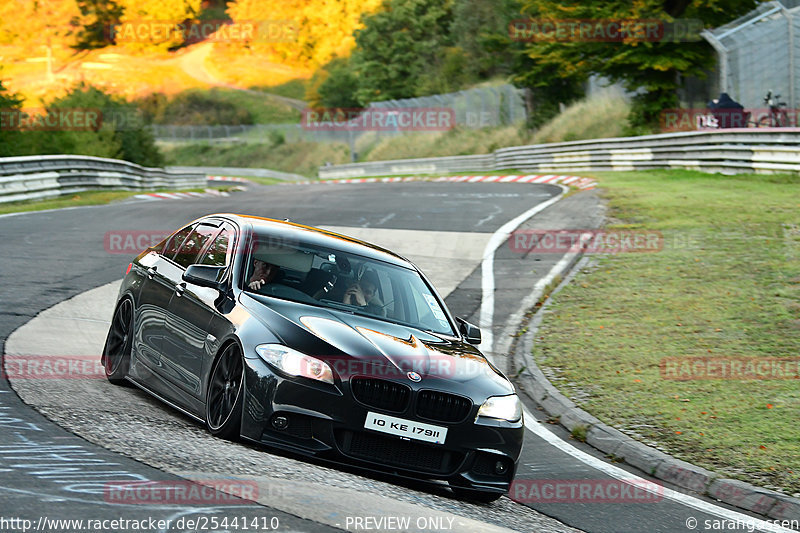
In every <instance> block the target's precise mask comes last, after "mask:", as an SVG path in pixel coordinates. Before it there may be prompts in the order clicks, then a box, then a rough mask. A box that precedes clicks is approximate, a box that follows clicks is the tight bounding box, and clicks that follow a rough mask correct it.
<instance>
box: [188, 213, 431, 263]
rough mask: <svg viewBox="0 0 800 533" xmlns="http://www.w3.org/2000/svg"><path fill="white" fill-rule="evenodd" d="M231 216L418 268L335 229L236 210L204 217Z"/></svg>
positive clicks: (287, 235) (286, 234) (255, 225)
mask: <svg viewBox="0 0 800 533" xmlns="http://www.w3.org/2000/svg"><path fill="white" fill-rule="evenodd" d="M214 217H216V218H227V219H230V220H233V221H234V222H237V223H238V224H239V225H240V226H245V225H250V226H252V227H253V228H254V229H255V230H256V231H257V230H258V228H263V229H269V230H270V232H271V233H273V234H275V235H277V236H279V237H281V238H284V239H287V240H288V241H292V240H297V241H302V242H304V243H309V244H312V245H317V246H322V247H329V248H333V249H336V250H339V251H342V252H345V253H352V254H355V255H360V256H363V257H368V258H370V259H376V260H378V261H383V262H385V263H391V264H393V265H397V266H401V267H404V268H409V269H412V270H417V268H416V266H414V264H413V263H411V262H410V261H409V260H408V259H406V258H405V257H403V256H401V255H399V254H396V253H394V252H392V251H391V250H387V249H386V248H382V247H380V246H377V245H375V244H371V243H369V242H366V241H362V240H360V239H356V238H354V237H348V236H347V235H342V234H340V233H335V232H333V231H327V230H324V229H320V228H315V227H314V226H306V225H304V224H298V223H295V222H290V221H288V220H275V219H272V218H263V217H257V216H252V215H240V214H233V213H218V214H213V215H207V216H204V217H202V218H201V219H198V221H200V220H205V219H207V218H214Z"/></svg>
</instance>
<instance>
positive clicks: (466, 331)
mask: <svg viewBox="0 0 800 533" xmlns="http://www.w3.org/2000/svg"><path fill="white" fill-rule="evenodd" d="M456 322H458V332H459V333H461V335H462V336H463V337H464V340H465V341H467V342H468V343H470V344H480V343H481V328H479V327H478V326H473V325H472V324H470V323H469V322H467V321H466V320H464V319H463V318H460V317H456Z"/></svg>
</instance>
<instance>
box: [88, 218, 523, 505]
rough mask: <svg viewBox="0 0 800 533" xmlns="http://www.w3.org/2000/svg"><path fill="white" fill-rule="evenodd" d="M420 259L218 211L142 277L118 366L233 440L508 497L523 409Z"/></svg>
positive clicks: (118, 373)
mask: <svg viewBox="0 0 800 533" xmlns="http://www.w3.org/2000/svg"><path fill="white" fill-rule="evenodd" d="M478 343H480V331H479V330H478V328H476V327H475V326H472V325H471V324H469V323H467V322H466V321H464V320H462V319H458V318H456V319H454V318H453V316H452V315H451V314H450V312H449V311H448V309H447V307H446V306H445V305H444V302H443V301H442V298H441V297H440V296H439V295H438V294H437V293H436V291H435V290H434V288H433V287H432V286H431V284H430V282H429V281H428V280H427V278H426V277H425V276H424V275H423V274H422V273H421V272H420V271H419V270H418V269H417V268H416V267H415V266H414V265H413V264H411V263H410V262H409V261H408V260H406V259H404V258H403V257H401V256H399V255H397V254H395V253H392V252H390V251H388V250H386V249H383V248H380V247H378V246H374V245H371V244H368V243H366V242H363V241H359V240H356V239H353V238H349V237H346V236H344V235H339V234H336V233H332V232H328V231H323V230H320V229H316V228H312V227H308V226H302V225H299V224H294V223H290V222H281V221H276V220H270V219H264V218H257V217H250V216H241V215H227V214H220V215H211V216H207V217H204V218H201V219H199V220H196V221H194V222H192V223H191V224H189V225H187V226H186V227H184V228H181V229H180V230H178V231H176V232H175V233H173V234H172V235H171V236H169V237H168V238H166V239H165V240H164V241H162V242H161V243H159V244H158V245H156V246H153V247H151V248H148V249H147V250H145V251H144V252H142V253H141V254H140V255H139V256H138V257H136V259H135V260H134V261H133V262H132V263H131V265H130V266H129V267H128V272H127V274H126V276H125V279H124V280H123V283H122V286H121V288H120V292H119V298H118V301H117V304H116V307H115V311H114V315H113V318H112V323H111V328H110V330H109V332H108V337H107V339H106V343H105V348H104V350H103V356H102V361H103V364H104V366H105V370H106V375H107V377H108V379H109V381H111V382H112V383H115V384H121V383H123V382H125V381H130V382H132V383H134V384H135V385H137V386H138V387H140V388H142V389H144V390H145V391H147V392H149V393H150V394H152V395H154V396H156V397H157V398H159V399H161V400H162V401H164V402H166V403H167V404H169V405H171V406H173V407H175V408H176V409H179V410H180V411H182V412H184V413H186V414H188V415H189V416H191V417H193V418H196V419H197V420H199V421H201V422H202V423H204V424H205V425H206V426H207V427H208V430H209V431H210V432H211V433H212V434H214V435H217V436H220V437H223V438H228V439H236V438H243V439H247V440H249V441H254V442H258V443H262V444H264V445H267V446H271V447H275V448H280V449H284V450H289V451H292V452H296V453H300V454H305V455H310V456H315V457H319V458H321V459H326V460H332V461H337V462H346V463H348V464H350V465H355V466H358V467H363V468H367V469H369V470H373V471H382V472H386V473H390V474H393V475H398V476H404V477H411V478H416V479H428V480H444V481H447V482H448V483H449V485H450V487H451V488H452V489H453V490H454V492H456V493H457V494H458V495H459V496H461V497H464V498H467V499H472V500H477V501H487V502H488V501H493V500H495V499H497V498H499V497H500V496H501V495H502V494H504V493H506V492H507V491H508V489H509V486H510V484H511V482H512V480H513V477H514V473H515V471H516V466H517V459H518V457H519V454H520V450H521V448H522V438H523V419H522V410H521V404H520V401H519V399H518V398H517V395H516V394H515V392H514V387H513V386H512V384H511V383H510V382H509V381H508V379H507V378H506V377H505V376H504V375H503V374H502V373H501V372H500V371H499V370H497V369H496V368H495V367H494V366H492V364H491V363H490V362H488V361H487V360H486V358H485V357H484V356H483V355H482V354H481V352H480V351H479V350H478V349H477V348H476V347H475V346H474V345H475V344H478Z"/></svg>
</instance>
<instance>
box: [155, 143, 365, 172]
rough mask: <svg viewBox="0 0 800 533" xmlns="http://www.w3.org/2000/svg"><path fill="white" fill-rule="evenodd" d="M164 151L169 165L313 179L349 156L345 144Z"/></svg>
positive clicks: (250, 145) (199, 147)
mask: <svg viewBox="0 0 800 533" xmlns="http://www.w3.org/2000/svg"><path fill="white" fill-rule="evenodd" d="M162 152H163V153H164V157H165V158H166V160H167V163H166V164H167V165H192V166H224V167H247V168H268V169H271V170H279V171H283V172H292V173H295V174H301V175H303V176H310V177H313V176H316V175H317V169H318V168H319V167H320V166H322V165H324V164H325V162H326V161H330V162H331V163H333V164H340V163H346V162H348V161H349V157H350V155H349V154H350V152H349V150H348V148H347V145H346V144H334V143H314V142H295V143H282V144H277V145H270V144H269V143H237V144H231V145H222V144H213V145H212V144H183V145H173V146H165V147H163V148H162Z"/></svg>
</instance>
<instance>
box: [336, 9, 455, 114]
mask: <svg viewBox="0 0 800 533" xmlns="http://www.w3.org/2000/svg"><path fill="white" fill-rule="evenodd" d="M362 21H363V23H364V28H363V29H361V30H357V31H356V33H355V35H356V49H355V51H354V52H353V55H352V66H353V70H354V71H355V72H356V75H357V76H358V81H359V83H358V85H359V87H358V90H357V91H356V100H358V102H359V103H361V104H362V105H366V104H368V103H369V102H374V101H379V100H391V99H394V98H406V97H409V96H418V95H419V90H418V88H419V81H420V78H422V77H423V75H425V74H426V73H429V72H431V70H436V69H437V67H438V66H440V64H441V49H442V48H444V47H447V46H450V45H451V44H452V39H451V38H450V34H449V31H448V29H449V27H450V24H451V22H452V1H451V0H385V2H384V5H383V9H382V10H381V11H379V12H377V13H375V14H374V15H370V16H367V17H364V18H363V19H362Z"/></svg>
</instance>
